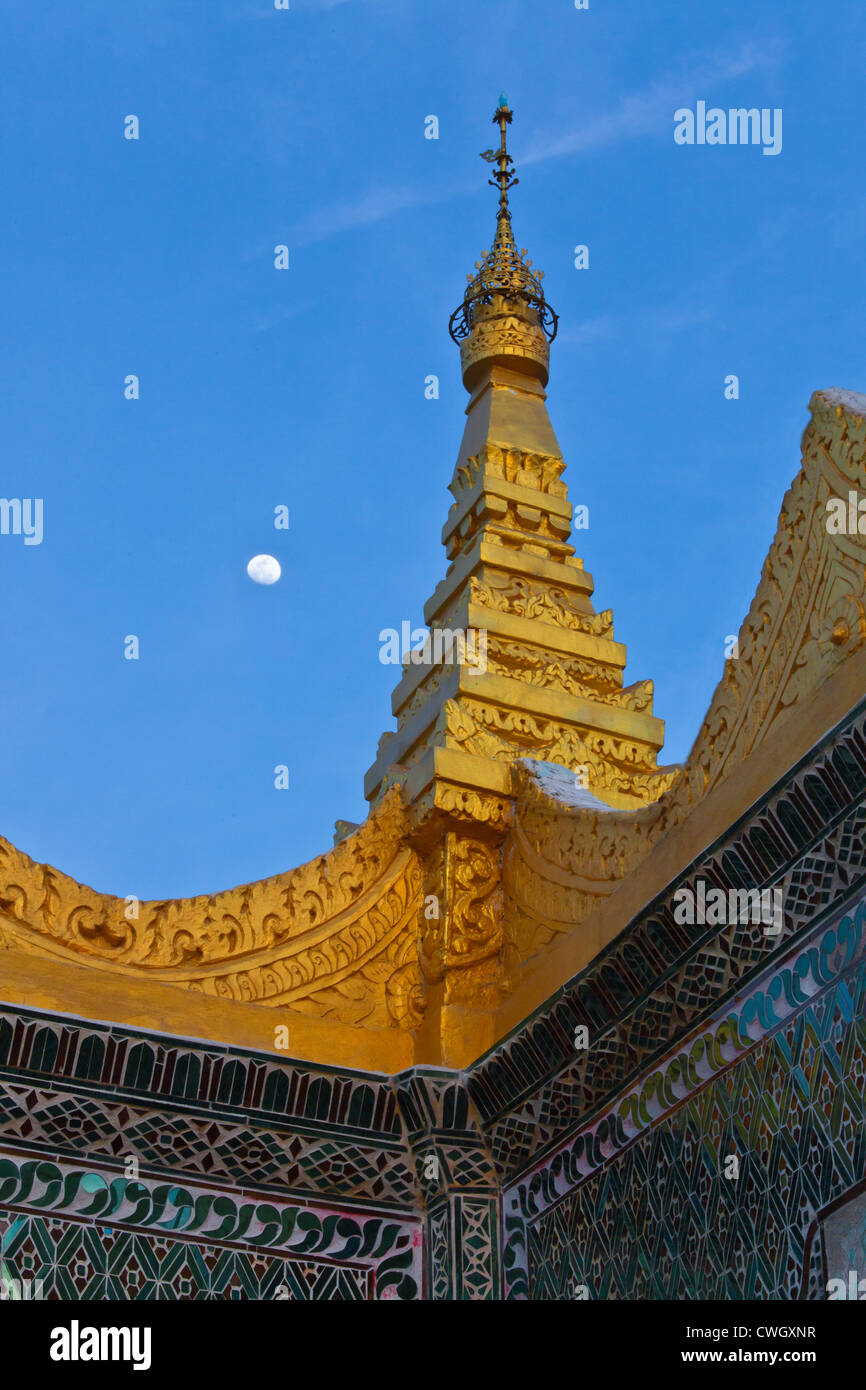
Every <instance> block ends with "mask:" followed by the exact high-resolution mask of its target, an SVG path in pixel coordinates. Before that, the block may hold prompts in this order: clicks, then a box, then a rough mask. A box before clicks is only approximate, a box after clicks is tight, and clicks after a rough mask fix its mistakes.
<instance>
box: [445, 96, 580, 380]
mask: <svg viewBox="0 0 866 1390" xmlns="http://www.w3.org/2000/svg"><path fill="white" fill-rule="evenodd" d="M513 119H514V112H513V111H512V110H511V109H510V107H509V105H508V100H507V98H506V96H505V94H504V93H503V94H502V96H501V97H500V98H499V105H498V106H497V108H496V110H495V112H494V113H493V123H494V125H498V126H499V149H498V150H483V151H482V154H481V158H482V159H486V160H487V162H488V164H495V165H496V172H495V173H494V174H493V176H492V177H491V178H490V179H488V183H490V184H491V185H492V186H493V187H494V188H498V189H499V211H498V212H497V214H496V235H495V236H494V238H493V245H492V246H491V248H490V250H489V251H486V252H484V254H483V255H482V257H481V259H480V260H479V261H477V262H476V264H475V273H474V274H471V275H467V277H466V279H467V281H468V284H467V287H466V295H465V297H464V300H463V303H462V304H461V305H460V307H459V308H458V309H456V310H455V311H454V313H453V314H452V315H451V321H450V323H449V325H448V331H449V332H450V334H451V337H452V338H453V339H454V341H455V343H458V344H459V346H460V357H461V362H462V366H463V381H464V383H465V385H466V388H467V390H469V391H471V390H473V389H474V387H475V385H476V383H477V382H478V380H479V379H480V377H481V375H482V374H483V370H484V365H485V364H488V365H493V364H495V363H496V362H499V363H500V365H506V364H507V365H508V366H510V367H511V368H512V369H513V370H515V371H524V372H528V374H529V375H531V376H535V377H539V378H540V379H541V381H542V383H546V381H547V375H548V362H549V356H550V354H549V351H548V343H551V342H552V341H553V339H554V338H555V337H556V327H557V316H556V314H555V313H554V311H553V309H552V308H551V307H550V305H549V304H548V303H547V301H546V299H545V297H544V289H543V287H542V283H541V282H542V280H543V279H544V273H543V271H540V270H534V269H533V266H532V262H531V261H530V260H529V258H528V256H527V253H526V251H525V250H520V251H518V250H517V248H516V247H515V244H514V234H513V232H512V228H511V208H510V207H509V205H508V191H509V189H511V188H513V187H514V186H515V184H517V183H519V182H520V180H519V179H518V178H517V177H516V175H515V173H514V160H513V159H512V157H511V155H510V154H509V153H508V144H507V139H506V130H507V127H508V126H509V125H511V122H512V120H513Z"/></svg>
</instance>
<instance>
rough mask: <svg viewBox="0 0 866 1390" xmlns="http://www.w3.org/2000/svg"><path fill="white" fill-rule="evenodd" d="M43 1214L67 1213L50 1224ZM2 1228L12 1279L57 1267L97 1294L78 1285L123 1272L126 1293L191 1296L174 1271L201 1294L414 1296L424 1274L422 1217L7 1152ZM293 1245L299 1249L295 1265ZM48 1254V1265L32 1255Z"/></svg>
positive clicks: (1, 1178)
mask: <svg viewBox="0 0 866 1390" xmlns="http://www.w3.org/2000/svg"><path fill="white" fill-rule="evenodd" d="M46 1212H51V1213H52V1215H53V1216H54V1217H58V1216H60V1217H65V1218H67V1219H66V1220H62V1219H61V1220H59V1221H55V1222H54V1224H53V1225H51V1223H50V1222H49V1221H47V1220H46V1219H45V1218H44V1216H43V1213H46ZM69 1218H78V1219H77V1220H70V1219H69ZM85 1220H86V1221H87V1222H88V1224H87V1225H85V1224H83V1222H84V1221H85ZM108 1223H110V1224H108ZM126 1235H128V1236H129V1237H130V1239H129V1240H128V1241H127V1242H126V1243H125V1244H124V1239H123V1238H124V1237H125V1236H126ZM0 1236H2V1239H0V1260H2V1262H3V1264H4V1265H5V1266H6V1269H7V1271H8V1272H9V1273H10V1274H11V1275H12V1277H14V1278H22V1279H24V1278H45V1277H48V1276H49V1272H50V1280H51V1288H53V1289H54V1290H56V1292H57V1296H58V1297H68V1296H71V1297H83V1296H88V1297H89V1296H91V1295H85V1294H81V1293H80V1292H77V1291H78V1290H79V1289H80V1288H87V1287H88V1286H89V1285H90V1284H91V1283H92V1281H93V1280H103V1281H107V1282H106V1283H105V1285H104V1287H106V1288H109V1287H111V1288H114V1287H115V1286H116V1281H117V1280H118V1279H119V1280H121V1285H122V1287H123V1290H124V1291H123V1292H122V1293H120V1295H119V1296H120V1297H124V1298H127V1297H157V1296H162V1297H169V1298H170V1297H186V1296H193V1295H192V1294H184V1293H182V1292H178V1289H179V1287H180V1285H179V1283H178V1282H177V1281H178V1280H188V1281H192V1283H191V1287H194V1291H195V1295H194V1296H196V1297H247V1298H253V1297H271V1296H276V1295H275V1293H274V1294H271V1293H270V1289H271V1287H272V1285H273V1286H274V1288H275V1289H276V1288H278V1287H279V1286H280V1285H282V1286H284V1287H285V1288H286V1289H288V1290H290V1292H289V1293H288V1294H287V1295H286V1296H287V1297H303V1296H306V1297H313V1296H314V1295H313V1294H311V1293H309V1292H308V1293H307V1294H306V1295H304V1294H303V1289H304V1288H306V1289H307V1290H308V1291H309V1289H311V1288H315V1287H318V1288H319V1289H323V1288H325V1287H329V1288H331V1289H334V1290H340V1291H341V1292H340V1293H332V1294H331V1295H330V1296H331V1297H339V1296H345V1293H346V1290H349V1289H353V1290H355V1292H352V1293H351V1294H350V1295H349V1296H351V1297H358V1296H360V1292H359V1291H361V1290H365V1291H366V1292H365V1295H364V1296H368V1297H374V1298H380V1299H393V1298H397V1299H414V1298H417V1297H418V1295H419V1292H420V1286H421V1279H422V1238H421V1228H420V1222H419V1221H417V1220H415V1221H414V1222H410V1221H406V1220H403V1221H400V1220H395V1219H392V1218H390V1217H374V1216H363V1217H359V1216H355V1215H349V1214H348V1213H346V1212H341V1211H328V1210H323V1209H321V1208H318V1207H298V1206H296V1205H294V1204H292V1203H289V1202H277V1201H259V1200H257V1199H255V1198H252V1199H247V1198H245V1196H244V1194H242V1193H231V1194H229V1193H224V1192H222V1193H219V1192H209V1191H206V1190H204V1189H201V1188H197V1187H178V1186H171V1185H168V1184H165V1183H161V1184H154V1183H149V1182H145V1181H142V1180H140V1179H139V1180H134V1179H126V1178H111V1179H110V1180H108V1179H107V1178H106V1176H105V1175H104V1174H103V1173H101V1172H98V1171H87V1170H85V1169H83V1168H73V1167H71V1166H69V1165H66V1164H56V1163H49V1162H47V1161H45V1160H38V1159H26V1160H23V1161H22V1160H19V1159H15V1158H12V1157H9V1156H0ZM181 1236H184V1237H186V1238H184V1239H181ZM190 1238H192V1239H190ZM136 1241H138V1245H136ZM217 1242H218V1244H217ZM116 1249H117V1250H121V1249H123V1250H126V1251H127V1252H128V1253H129V1255H130V1256H132V1254H133V1253H135V1254H136V1261H137V1262H136V1270H137V1271H138V1272H137V1273H136V1275H135V1281H134V1283H133V1284H131V1285H130V1284H129V1283H128V1282H127V1283H123V1274H122V1272H120V1271H119V1268H118V1266H117V1262H116V1261H114V1263H112V1261H113V1253H112V1252H114V1251H115V1250H116ZM146 1251H149V1252H150V1254H149V1255H146V1254H145V1252H146ZM221 1251H222V1252H223V1253H220V1252H221ZM265 1252H267V1256H268V1258H263V1256H264V1254H265ZM253 1255H256V1260H255V1261H253V1260H252V1256H253ZM290 1255H294V1256H298V1257H301V1264H300V1265H298V1267H297V1268H295V1265H294V1263H293V1262H292V1261H291V1260H289V1259H288V1258H287V1257H288V1256H290ZM40 1256H41V1258H43V1259H45V1260H47V1262H48V1263H47V1269H46V1267H45V1266H38V1265H36V1264H35V1261H36V1259H37V1257H40ZM317 1256H318V1257H319V1258H318V1259H317V1258H316V1257H317ZM118 1258H119V1256H118ZM76 1262H77V1264H76ZM304 1265H306V1266H307V1270H306V1273H305V1272H304V1269H303V1266H304ZM77 1266H80V1268H78V1270H77V1273H76V1268H77ZM130 1268H131V1266H130ZM341 1270H342V1271H345V1272H346V1274H347V1277H346V1279H340V1278H339V1273H340V1271H341ZM184 1271H185V1272H184ZM335 1271H336V1272H335ZM351 1271H354V1273H352V1272H351ZM139 1274H140V1276H141V1278H142V1279H143V1280H144V1284H143V1285H142V1288H144V1287H148V1283H147V1278H146V1277H145V1276H146V1275H147V1276H148V1278H149V1280H150V1283H151V1284H152V1285H154V1288H152V1289H151V1290H150V1292H149V1293H145V1292H141V1291H137V1290H139V1282H138V1280H139ZM247 1274H248V1276H249V1277H248V1278H245V1277H244V1276H245V1275H247ZM112 1280H113V1281H115V1283H114V1284H113V1283H111V1281H112ZM364 1280H366V1283H365V1282H364ZM157 1284H158V1285H159V1288H158V1290H156V1289H155V1286H156V1285H157ZM118 1287H119V1286H118ZM73 1290H75V1291H76V1292H73ZM263 1290H264V1292H263ZM104 1296H106V1297H107V1296H113V1295H109V1294H107V1293H106V1294H105V1295H104ZM315 1296H321V1295H315Z"/></svg>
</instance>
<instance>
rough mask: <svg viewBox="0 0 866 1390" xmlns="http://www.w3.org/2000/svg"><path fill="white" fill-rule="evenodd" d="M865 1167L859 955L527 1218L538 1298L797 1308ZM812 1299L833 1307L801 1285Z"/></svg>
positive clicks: (865, 982)
mask: <svg viewBox="0 0 866 1390" xmlns="http://www.w3.org/2000/svg"><path fill="white" fill-rule="evenodd" d="M730 1155H735V1156H737V1158H738V1159H739V1176H738V1178H737V1179H736V1180H734V1179H732V1178H730V1177H726V1176H725V1174H724V1166H725V1160H726V1158H727V1157H728V1156H730ZM864 1172H866V962H862V961H861V962H860V963H859V964H858V965H857V967H856V968H855V971H854V972H853V973H852V974H849V976H848V977H847V978H844V979H842V980H840V981H839V982H837V983H836V984H835V985H834V986H832V987H831V988H830V989H828V990H826V991H825V993H824V994H823V995H822V996H821V997H820V998H818V999H816V1000H815V1001H814V1002H812V1003H810V1004H809V1005H808V1006H806V1007H805V1008H804V1009H802V1010H801V1011H800V1012H799V1013H798V1014H797V1015H796V1016H795V1017H793V1018H792V1019H791V1020H790V1021H789V1022H788V1023H787V1024H786V1025H785V1026H783V1027H782V1028H781V1029H780V1030H778V1031H777V1032H775V1033H773V1034H771V1035H770V1036H769V1037H767V1038H766V1039H765V1040H764V1041H763V1042H762V1043H760V1044H759V1045H758V1046H756V1047H755V1048H753V1050H752V1051H751V1052H750V1053H748V1055H747V1056H745V1057H744V1058H742V1059H741V1060H740V1061H739V1062H738V1063H736V1064H735V1065H734V1066H732V1067H729V1068H728V1069H727V1070H726V1071H724V1072H723V1073H722V1074H721V1075H719V1076H718V1077H717V1078H716V1079H715V1080H714V1081H713V1082H712V1084H711V1085H709V1086H707V1087H705V1088H704V1089H702V1090H700V1091H699V1092H698V1093H697V1094H696V1095H695V1096H693V1097H691V1098H690V1099H688V1100H686V1101H684V1102H683V1103H682V1104H681V1105H680V1106H679V1107H678V1108H676V1109H675V1110H674V1111H673V1112H672V1113H671V1114H670V1115H668V1116H667V1117H666V1118H665V1119H664V1120H662V1121H660V1122H658V1123H657V1124H656V1125H654V1126H653V1127H652V1128H651V1129H650V1130H649V1131H648V1132H646V1133H645V1134H644V1135H642V1136H641V1138H640V1139H638V1141H637V1142H636V1143H633V1144H631V1145H630V1146H629V1147H628V1148H627V1149H626V1150H625V1151H624V1152H623V1153H621V1154H619V1155H617V1157H616V1158H615V1159H614V1160H613V1161H612V1162H610V1163H608V1164H606V1165H605V1166H603V1167H601V1168H600V1169H599V1170H598V1171H597V1172H595V1173H593V1174H591V1175H590V1176H589V1177H588V1178H586V1179H585V1180H584V1181H582V1182H580V1183H579V1184H578V1185H577V1186H576V1187H575V1188H574V1190H573V1191H572V1193H571V1194H570V1195H569V1196H567V1197H566V1198H564V1199H563V1200H561V1201H559V1202H558V1203H557V1204H556V1205H554V1206H553V1207H551V1208H550V1209H549V1210H547V1211H546V1212H544V1213H543V1215H541V1216H540V1217H539V1218H538V1219H536V1220H533V1221H530V1222H529V1224H528V1256H529V1296H530V1297H531V1298H533V1299H548V1298H553V1299H563V1298H568V1297H569V1296H572V1297H573V1292H572V1293H570V1291H571V1290H573V1289H574V1287H575V1286H577V1285H581V1284H583V1285H586V1286H587V1288H588V1290H589V1297H590V1298H605V1299H607V1298H631V1299H634V1298H637V1299H719V1298H727V1299H732V1298H733V1299H794V1298H797V1297H799V1296H800V1291H801V1288H802V1287H803V1285H804V1276H808V1269H807V1268H806V1266H807V1255H808V1253H809V1252H808V1250H807V1234H808V1232H809V1229H810V1226H811V1225H812V1223H813V1221H814V1219H815V1217H816V1214H817V1213H818V1212H819V1211H820V1210H821V1209H822V1208H824V1207H826V1206H828V1205H829V1204H831V1203H833V1202H834V1201H837V1200H838V1199H839V1198H840V1197H841V1196H842V1195H843V1194H845V1193H846V1192H847V1191H848V1190H849V1189H851V1188H852V1187H853V1186H854V1185H855V1184H856V1183H858V1181H859V1180H860V1179H861V1178H862V1175H863V1174H864ZM810 1289H811V1296H812V1297H815V1296H819V1297H826V1293H825V1292H824V1291H823V1288H822V1287H821V1286H820V1285H818V1286H817V1289H816V1283H815V1280H814V1279H812V1280H811V1281H810V1280H809V1279H808V1277H806V1296H810V1293H809V1291H810Z"/></svg>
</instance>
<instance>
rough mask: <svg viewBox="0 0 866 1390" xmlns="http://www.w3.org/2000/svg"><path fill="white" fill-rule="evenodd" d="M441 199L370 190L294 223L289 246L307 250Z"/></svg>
mask: <svg viewBox="0 0 866 1390" xmlns="http://www.w3.org/2000/svg"><path fill="white" fill-rule="evenodd" d="M441 196H442V195H441V194H436V193H432V192H431V191H430V189H428V188H423V187H419V188H405V187H403V188H388V187H379V188H370V189H368V190H367V192H366V193H363V194H362V195H361V196H360V197H359V198H355V199H352V200H349V201H346V202H342V203H332V204H331V205H330V207H325V208H319V209H318V210H317V211H315V212H311V213H310V214H309V216H307V217H304V218H302V219H301V220H300V221H299V222H296V223H295V225H294V227H293V228H292V229H291V242H292V245H293V246H309V245H310V244H311V243H312V242H316V241H324V239H325V237H329V236H335V235H336V234H337V233H338V232H348V231H351V230H352V229H353V228H354V227H367V226H369V225H370V224H371V223H372V222H382V221H384V219H385V218H386V217H393V216H394V214H395V213H398V212H403V211H404V210H405V209H406V208H413V207H418V206H419V205H420V204H422V203H431V202H436V201H438V199H439V198H440V197H441ZM446 196H447V195H446Z"/></svg>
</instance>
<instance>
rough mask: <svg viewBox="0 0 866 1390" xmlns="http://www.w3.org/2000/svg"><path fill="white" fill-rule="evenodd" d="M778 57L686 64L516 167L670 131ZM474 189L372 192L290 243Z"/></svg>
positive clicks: (528, 154) (309, 220) (762, 50)
mask: <svg viewBox="0 0 866 1390" xmlns="http://www.w3.org/2000/svg"><path fill="white" fill-rule="evenodd" d="M317 3H318V4H319V5H320V6H325V5H335V4H344V3H346V0H317ZM784 57H785V45H784V44H783V43H781V42H780V41H776V40H771V41H768V42H766V43H763V44H758V43H751V44H745V45H744V46H743V47H742V48H741V49H739V51H738V52H736V53H733V54H731V53H728V54H716V55H715V56H714V57H712V58H708V59H704V60H703V61H702V62H699V63H697V64H692V65H691V66H690V67H689V69H688V70H687V71H682V72H680V73H679V74H676V73H670V74H667V75H666V76H665V77H663V78H660V79H659V80H658V81H656V82H654V83H652V85H651V86H649V87H648V88H646V90H644V91H642V92H632V93H631V94H629V95H628V96H626V97H623V99H622V101H621V102H620V104H619V106H618V107H617V108H616V110H614V111H610V112H606V113H603V114H602V115H599V116H596V117H592V118H590V119H589V120H588V121H584V122H583V123H582V124H581V125H580V126H578V127H576V128H575V129H574V130H572V131H568V132H566V133H564V134H563V133H562V132H561V131H559V132H557V133H556V135H551V136H541V137H538V138H537V139H536V140H534V141H532V142H531V143H530V145H529V148H528V149H525V150H523V151H521V153H520V156H519V163H520V164H521V165H527V164H538V163H540V162H541V161H542V160H545V159H559V158H562V157H564V156H566V155H574V154H584V153H586V152H588V151H590V150H596V149H600V148H602V147H604V146H606V145H615V144H619V143H620V142H622V141H624V140H632V139H637V138H639V137H640V136H644V135H655V134H658V133H659V131H660V130H661V129H665V128H666V124H665V123H666V122H668V121H670V123H671V129H673V124H672V123H673V113H674V110H675V109H676V107H678V106H681V105H682V104H683V102H686V101H691V100H693V99H694V98H695V96H697V95H712V94H713V91H714V89H716V88H718V87H719V86H720V85H721V84H723V83H725V82H731V81H734V80H735V79H737V78H739V77H744V76H746V75H748V74H750V73H758V72H762V71H763V72H767V71H772V70H775V68H777V67H778V66H779V64H780V63H781V62H782V61H783V60H784ZM476 187H477V185H476V184H475V183H472V184H468V183H462V184H451V185H447V186H444V187H440V188H438V189H431V188H429V187H427V186H423V185H422V186H418V187H416V188H411V187H407V186H401V187H388V186H380V187H376V188H372V189H369V190H368V191H367V192H366V193H363V194H362V195H361V196H360V197H358V198H356V199H354V200H351V201H346V202H342V203H337V204H333V205H331V206H330V207H325V208H321V209H319V210H318V211H316V212H312V213H310V214H309V216H308V217H306V218H303V219H302V220H301V221H300V222H298V223H297V224H296V225H295V226H294V227H293V228H292V234H291V240H292V244H293V245H295V246H307V245H310V244H312V243H314V242H318V241H324V240H325V238H326V237H330V236H335V235H337V234H338V233H340V232H347V231H351V230H352V229H353V228H355V227H366V226H370V225H371V224H372V223H374V222H382V221H384V220H385V219H386V218H389V217H393V216H394V215H395V214H397V213H400V212H404V211H405V210H406V209H407V208H414V207H421V206H424V205H430V204H432V203H441V202H446V201H447V200H448V199H450V198H455V197H459V196H460V195H461V194H464V193H469V192H472V191H474V190H475V188H476Z"/></svg>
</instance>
